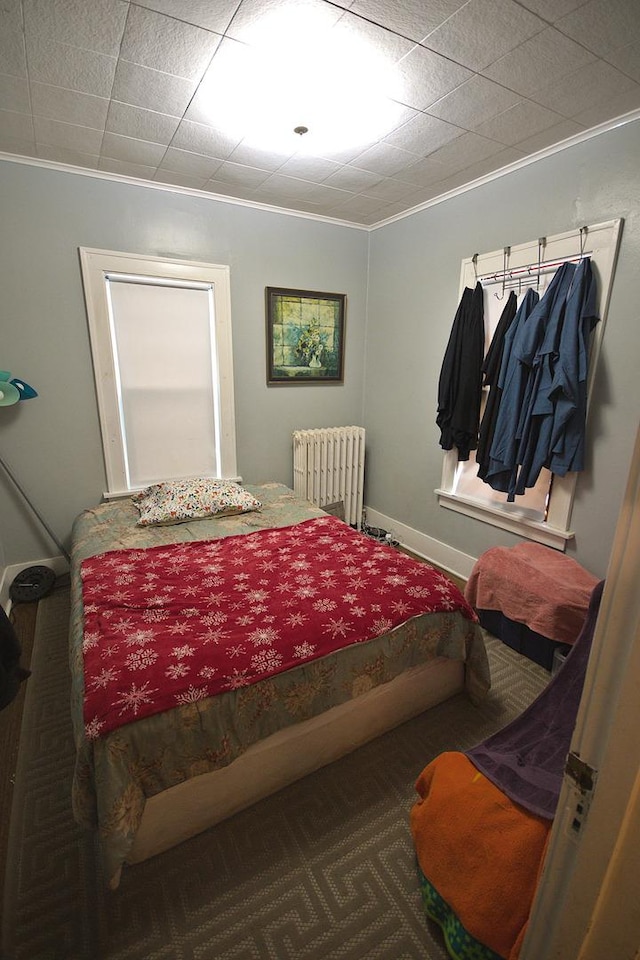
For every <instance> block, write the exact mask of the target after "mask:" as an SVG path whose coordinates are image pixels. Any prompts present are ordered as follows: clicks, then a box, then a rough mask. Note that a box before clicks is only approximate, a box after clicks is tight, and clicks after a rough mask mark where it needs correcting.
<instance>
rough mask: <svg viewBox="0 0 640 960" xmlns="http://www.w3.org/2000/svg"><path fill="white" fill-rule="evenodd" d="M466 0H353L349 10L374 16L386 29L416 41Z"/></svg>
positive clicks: (361, 14) (367, 16)
mask: <svg viewBox="0 0 640 960" xmlns="http://www.w3.org/2000/svg"><path fill="white" fill-rule="evenodd" d="M466 2H467V0H430V2H429V3H425V0H403V2H402V3H393V2H391V3H390V2H389V0H355V3H353V4H352V5H351V7H350V8H349V9H350V10H351V11H352V12H353V13H357V14H358V15H359V16H362V17H366V18H368V19H370V20H375V22H376V23H380V24H382V26H384V27H386V28H387V29H388V30H395V31H396V32H397V33H399V34H401V35H402V36H403V37H409V38H410V39H412V40H415V41H416V42H419V41H420V40H422V38H423V37H425V36H426V35H427V34H428V33H431V32H432V31H433V30H435V29H436V27H439V26H440V24H441V23H444V21H445V20H447V19H448V18H449V17H450V16H451V15H452V14H453V13H455V12H456V10H459V9H460V7H462V6H464V4H465V3H466Z"/></svg>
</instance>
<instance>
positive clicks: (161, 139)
mask: <svg viewBox="0 0 640 960" xmlns="http://www.w3.org/2000/svg"><path fill="white" fill-rule="evenodd" d="M179 123H180V121H179V120H178V118H177V117H168V116H166V115H165V114H163V113H155V112H154V111H153V110H143V109H142V108H141V107H134V106H132V105H131V104H130V103H120V102H118V101H117V100H112V101H111V106H110V108H109V116H108V117H107V124H106V129H107V130H108V131H109V132H110V133H119V134H121V135H122V136H124V137H136V138H138V139H140V140H149V141H152V142H153V143H163V144H165V145H166V144H168V143H169V142H170V141H171V138H172V137H173V135H174V133H175V132H176V130H177V129H178V124H179Z"/></svg>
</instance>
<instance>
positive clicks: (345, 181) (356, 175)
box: [325, 163, 381, 193]
mask: <svg viewBox="0 0 640 960" xmlns="http://www.w3.org/2000/svg"><path fill="white" fill-rule="evenodd" d="M380 179H381V177H380V174H379V173H372V172H371V171H370V170H362V169H360V168H358V167H354V166H351V165H350V164H347V163H345V164H344V165H343V166H342V167H340V169H339V170H337V171H336V172H335V173H333V174H332V175H331V176H330V177H328V178H327V180H326V181H325V183H326V184H327V185H328V186H330V187H337V188H338V189H340V190H353V191H354V192H356V193H359V192H360V191H362V190H363V191H365V192H366V191H367V190H368V189H370V188H371V187H372V186H373V185H374V184H376V183H380Z"/></svg>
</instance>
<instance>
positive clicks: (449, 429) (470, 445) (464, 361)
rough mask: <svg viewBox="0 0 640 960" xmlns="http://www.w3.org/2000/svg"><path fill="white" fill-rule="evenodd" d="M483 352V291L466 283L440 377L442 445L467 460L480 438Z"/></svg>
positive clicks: (439, 402) (479, 285) (479, 286)
mask: <svg viewBox="0 0 640 960" xmlns="http://www.w3.org/2000/svg"><path fill="white" fill-rule="evenodd" d="M483 353H484V291H483V289H482V285H481V284H480V283H477V284H476V286H475V289H474V290H471V288H470V287H465V289H464V291H463V293H462V297H461V299H460V303H459V305H458V309H457V311H456V315H455V317H454V320H453V326H452V328H451V334H450V336H449V342H448V344H447V349H446V351H445V355H444V359H443V362H442V367H441V370H440V379H439V381H438V413H437V417H436V423H437V425H438V427H439V428H440V446H441V447H442V448H443V449H444V450H451V449H453V447H457V450H458V460H468V459H469V453H470V451H471V450H475V449H476V446H477V442H478V427H479V423H480V401H481V399H482V358H483Z"/></svg>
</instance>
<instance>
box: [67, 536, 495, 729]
mask: <svg viewBox="0 0 640 960" xmlns="http://www.w3.org/2000/svg"><path fill="white" fill-rule="evenodd" d="M81 573H82V592H83V601H84V615H85V624H84V627H85V629H84V641H83V653H84V670H85V703H84V716H85V729H86V732H87V736H88V737H90V738H95V737H99V736H103V735H104V734H105V733H107V732H108V731H109V730H113V729H114V728H115V727H118V726H120V725H121V724H125V723H130V722H131V721H132V720H136V719H139V718H140V717H145V716H149V715H151V714H154V713H158V712H160V711H161V710H168V709H170V708H172V707H175V706H177V705H179V704H183V703H188V702H191V701H196V700H201V699H204V698H205V697H211V696H214V695H215V694H217V693H220V692H222V691H225V690H232V689H234V688H237V687H241V686H246V685H247V684H250V683H254V682H256V681H257V680H263V679H265V678H266V677H269V676H272V675H274V674H276V673H279V672H280V671H283V670H288V669H290V668H292V667H295V666H298V665H299V664H301V663H304V662H305V661H306V660H311V659H315V658H317V657H322V656H326V655H327V654H329V653H332V652H333V651H335V650H337V649H339V648H341V647H346V646H348V645H349V644H353V643H360V642H362V641H365V640H369V639H372V638H373V637H379V636H381V635H382V634H384V633H388V632H389V631H390V630H392V629H393V628H394V627H396V626H398V625H399V624H401V623H404V622H405V621H406V620H409V619H410V618H411V617H415V616H418V615H420V614H424V613H433V612H439V611H454V610H457V611H460V612H461V613H462V615H463V616H464V617H466V618H467V619H469V620H472V621H475V620H476V615H475V613H474V611H473V610H472V609H471V607H470V606H469V605H468V604H467V603H466V602H465V600H464V597H463V596H462V594H461V593H460V591H459V590H458V589H457V588H456V587H455V586H454V584H453V583H452V582H451V581H450V580H448V579H447V578H446V577H444V576H443V575H442V574H440V573H438V572H437V571H436V570H434V569H433V568H432V567H430V566H428V565H427V564H424V563H419V562H417V561H416V560H413V559H411V558H410V557H408V556H406V555H404V554H402V553H400V552H399V551H397V550H394V549H393V548H392V547H388V546H383V545H380V544H377V543H375V542H374V541H373V540H371V539H369V538H368V537H365V536H364V535H363V534H360V533H357V532H356V531H354V530H352V529H351V527H349V526H348V525H347V524H345V523H343V522H342V521H341V520H338V519H337V518H336V517H321V518H318V519H315V520H307V521H305V522H303V523H299V524H295V525H294V526H291V527H282V528H279V529H275V530H259V531H257V532H256V533H251V534H244V535H242V536H235V537H226V538H222V539H219V540H207V541H193V542H187V543H178V544H171V545H169V546H160V547H150V548H148V549H146V550H139V549H137V550H115V551H111V552H108V553H103V554H100V555H99V556H96V557H91V558H89V559H88V560H84V561H83V563H82V567H81Z"/></svg>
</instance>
